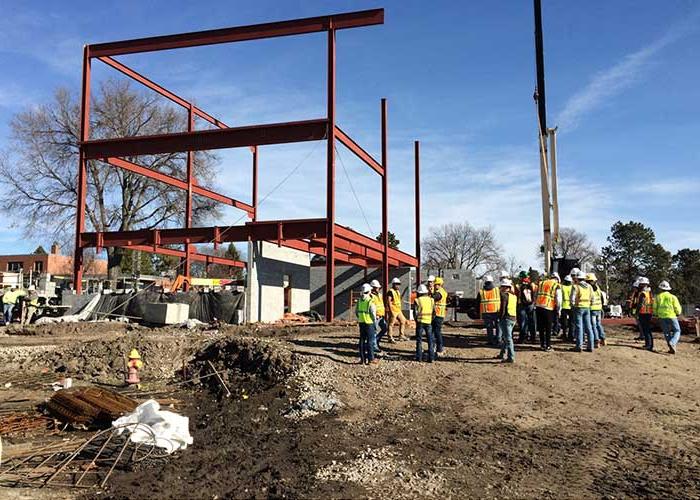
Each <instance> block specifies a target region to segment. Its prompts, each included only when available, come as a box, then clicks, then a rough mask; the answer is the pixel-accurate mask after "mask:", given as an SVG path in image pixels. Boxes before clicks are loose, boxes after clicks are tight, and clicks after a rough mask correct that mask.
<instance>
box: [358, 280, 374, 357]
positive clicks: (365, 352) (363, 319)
mask: <svg viewBox="0 0 700 500" xmlns="http://www.w3.org/2000/svg"><path fill="white" fill-rule="evenodd" d="M371 292H372V287H371V286H370V285H369V283H365V284H364V285H362V295H361V296H360V298H359V300H358V301H357V305H356V306H355V316H356V317H357V324H358V326H359V327H360V363H361V364H363V365H364V364H370V363H371V364H376V363H377V362H378V361H377V360H375V359H374V344H375V342H376V339H375V330H374V325H375V323H376V322H377V309H376V307H375V305H374V303H373V302H372V293H371Z"/></svg>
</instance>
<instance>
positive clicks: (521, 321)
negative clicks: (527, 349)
mask: <svg viewBox="0 0 700 500" xmlns="http://www.w3.org/2000/svg"><path fill="white" fill-rule="evenodd" d="M518 326H520V337H519V338H518V340H519V341H520V342H525V341H526V340H528V339H530V340H531V341H533V342H534V340H535V306H532V305H530V306H520V309H519V311H518Z"/></svg>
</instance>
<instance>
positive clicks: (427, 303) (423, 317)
mask: <svg viewBox="0 0 700 500" xmlns="http://www.w3.org/2000/svg"><path fill="white" fill-rule="evenodd" d="M416 305H417V306H418V307H417V309H420V312H419V313H418V323H423V324H426V325H429V324H430V323H432V321H433V308H434V307H435V301H434V300H433V298H432V297H429V296H428V295H421V296H420V297H418V298H416Z"/></svg>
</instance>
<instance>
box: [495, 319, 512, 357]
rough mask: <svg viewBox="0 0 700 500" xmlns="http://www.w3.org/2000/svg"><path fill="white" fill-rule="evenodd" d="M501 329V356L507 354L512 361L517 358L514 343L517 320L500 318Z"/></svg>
mask: <svg viewBox="0 0 700 500" xmlns="http://www.w3.org/2000/svg"><path fill="white" fill-rule="evenodd" d="M498 326H499V327H500V330H501V358H503V357H504V356H507V357H508V359H509V360H510V361H513V360H514V359H515V346H514V345H513V327H514V326H515V320H512V319H510V318H503V319H501V320H499V322H498Z"/></svg>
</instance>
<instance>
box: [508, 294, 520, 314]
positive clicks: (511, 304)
mask: <svg viewBox="0 0 700 500" xmlns="http://www.w3.org/2000/svg"><path fill="white" fill-rule="evenodd" d="M507 295H508V305H507V306H506V314H508V316H510V317H512V318H515V317H517V314H518V296H517V295H515V294H514V293H510V292H507Z"/></svg>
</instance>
